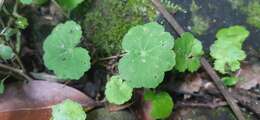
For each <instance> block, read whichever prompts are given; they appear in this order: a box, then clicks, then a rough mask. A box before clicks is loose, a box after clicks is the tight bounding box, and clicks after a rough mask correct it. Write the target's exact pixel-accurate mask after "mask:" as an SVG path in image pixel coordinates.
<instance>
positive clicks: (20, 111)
mask: <svg viewBox="0 0 260 120" xmlns="http://www.w3.org/2000/svg"><path fill="white" fill-rule="evenodd" d="M65 99H71V100H74V101H77V102H79V103H80V104H82V106H84V107H85V108H87V109H91V108H92V107H94V106H95V101H94V100H92V99H91V98H90V97H88V96H86V95H85V94H83V93H81V92H80V91H78V90H76V89H74V88H71V87H68V86H66V85H63V84H59V83H54V82H48V81H30V82H29V83H21V82H20V83H16V84H12V85H9V86H7V89H6V91H5V93H4V94H2V95H0V119H1V120H49V119H50V117H51V106H52V105H55V104H57V103H59V102H61V101H63V100H65Z"/></svg>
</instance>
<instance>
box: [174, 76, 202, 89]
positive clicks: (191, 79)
mask: <svg viewBox="0 0 260 120" xmlns="http://www.w3.org/2000/svg"><path fill="white" fill-rule="evenodd" d="M202 85H203V81H202V78H201V76H200V75H199V74H194V75H188V76H187V77H186V78H185V81H184V82H183V84H181V85H180V87H179V91H182V92H186V93H194V92H199V90H200V88H201V87H202Z"/></svg>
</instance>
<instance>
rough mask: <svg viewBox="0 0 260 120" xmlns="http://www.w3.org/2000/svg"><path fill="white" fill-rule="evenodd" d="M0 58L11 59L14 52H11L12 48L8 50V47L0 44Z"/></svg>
mask: <svg viewBox="0 0 260 120" xmlns="http://www.w3.org/2000/svg"><path fill="white" fill-rule="evenodd" d="M0 57H1V58H2V59H3V60H9V59H12V58H13V57H14V52H13V50H12V48H10V47H9V46H6V45H4V44H0Z"/></svg>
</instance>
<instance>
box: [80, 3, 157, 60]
mask: <svg viewBox="0 0 260 120" xmlns="http://www.w3.org/2000/svg"><path fill="white" fill-rule="evenodd" d="M92 6H93V8H92V9H91V10H90V11H89V12H88V13H87V14H86V18H85V21H84V27H85V32H86V35H87V38H88V39H89V40H90V41H91V42H92V43H93V44H94V46H95V48H96V49H97V54H98V56H109V55H112V54H116V53H119V52H120V51H121V40H122V38H123V36H124V34H125V33H126V32H127V31H128V29H130V28H131V27H132V26H135V25H138V24H144V23H145V21H152V20H153V19H154V18H155V17H156V11H155V10H154V8H153V5H152V3H150V1H148V0H104V1H102V0H96V1H95V2H93V5H92Z"/></svg>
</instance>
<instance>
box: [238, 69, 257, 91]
mask: <svg viewBox="0 0 260 120" xmlns="http://www.w3.org/2000/svg"><path fill="white" fill-rule="evenodd" d="M238 77H240V78H241V80H240V81H239V82H238V83H237V84H236V88H241V89H245V90H249V89H251V88H253V87H255V86H257V85H258V84H260V64H252V65H243V66H242V67H241V69H240V71H239V76H238Z"/></svg>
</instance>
